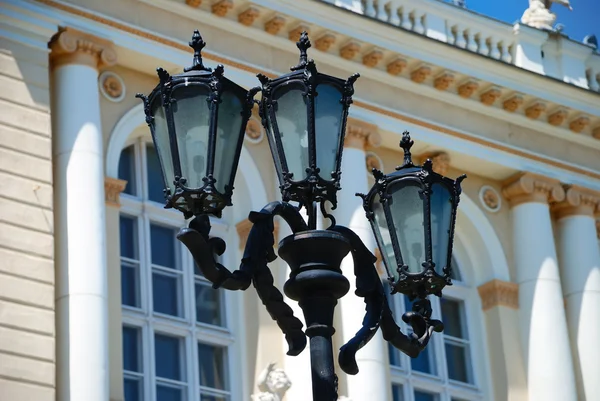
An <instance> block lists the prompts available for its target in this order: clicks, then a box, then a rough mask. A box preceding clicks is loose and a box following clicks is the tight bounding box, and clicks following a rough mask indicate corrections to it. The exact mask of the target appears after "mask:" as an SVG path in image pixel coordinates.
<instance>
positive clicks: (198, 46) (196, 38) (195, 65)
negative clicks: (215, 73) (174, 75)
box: [183, 29, 212, 72]
mask: <svg viewBox="0 0 600 401" xmlns="http://www.w3.org/2000/svg"><path fill="white" fill-rule="evenodd" d="M189 45H190V47H191V48H192V49H194V61H193V62H192V66H191V67H187V68H184V69H183V71H185V72H188V71H192V70H198V71H212V70H211V69H210V68H206V67H205V66H204V64H202V49H204V46H206V42H205V41H204V39H202V36H200V32H199V31H198V30H197V29H196V30H195V31H194V34H193V35H192V40H191V42H190V43H189Z"/></svg>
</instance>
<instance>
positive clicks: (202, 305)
mask: <svg viewBox="0 0 600 401" xmlns="http://www.w3.org/2000/svg"><path fill="white" fill-rule="evenodd" d="M220 294H221V293H220V292H219V291H218V290H215V289H213V288H212V287H211V286H210V285H208V284H205V283H201V282H196V320H197V321H198V322H201V323H208V324H214V325H216V326H219V325H221V324H222V323H221V297H220Z"/></svg>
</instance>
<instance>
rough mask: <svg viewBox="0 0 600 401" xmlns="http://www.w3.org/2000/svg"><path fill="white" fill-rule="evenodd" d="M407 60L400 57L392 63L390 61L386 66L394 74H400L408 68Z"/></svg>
mask: <svg viewBox="0 0 600 401" xmlns="http://www.w3.org/2000/svg"><path fill="white" fill-rule="evenodd" d="M407 64H408V63H407V61H406V60H405V59H403V58H398V59H396V60H394V61H392V62H391V63H389V64H388V65H387V67H386V70H387V72H388V73H389V74H392V75H400V74H401V73H402V71H403V70H404V69H405V68H406V65H407Z"/></svg>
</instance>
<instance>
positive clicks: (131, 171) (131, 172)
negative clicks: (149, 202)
mask: <svg viewBox="0 0 600 401" xmlns="http://www.w3.org/2000/svg"><path fill="white" fill-rule="evenodd" d="M119 179H121V180H125V181H127V185H126V186H125V189H124V190H123V193H126V194H129V195H135V151H134V148H133V145H131V146H128V147H126V148H125V149H123V151H122V152H121V156H120V157H119Z"/></svg>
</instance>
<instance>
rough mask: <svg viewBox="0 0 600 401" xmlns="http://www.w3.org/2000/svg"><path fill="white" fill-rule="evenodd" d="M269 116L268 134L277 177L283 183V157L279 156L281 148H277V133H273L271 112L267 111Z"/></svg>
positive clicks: (266, 113)
mask: <svg viewBox="0 0 600 401" xmlns="http://www.w3.org/2000/svg"><path fill="white" fill-rule="evenodd" d="M265 115H266V118H267V128H266V130H265V131H266V134H267V139H268V141H269V147H270V148H271V154H272V155H273V161H274V162H275V170H277V178H278V179H279V183H280V184H283V181H282V176H281V173H282V171H283V166H282V165H281V159H280V157H279V150H277V141H276V140H275V134H273V124H272V123H271V115H270V114H269V112H265Z"/></svg>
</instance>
